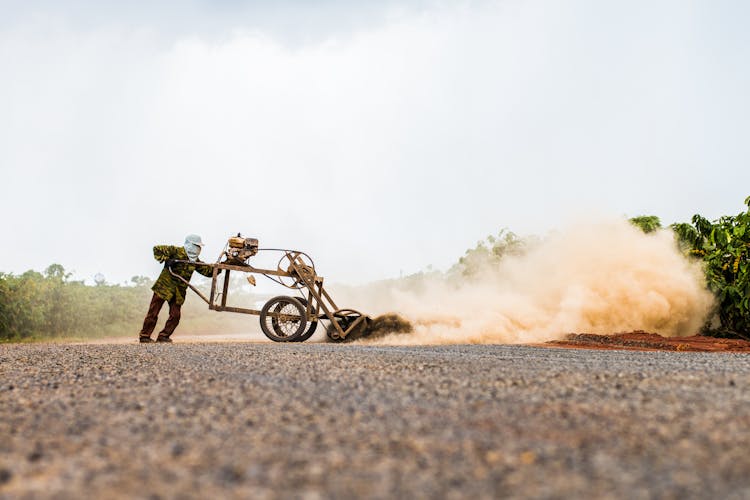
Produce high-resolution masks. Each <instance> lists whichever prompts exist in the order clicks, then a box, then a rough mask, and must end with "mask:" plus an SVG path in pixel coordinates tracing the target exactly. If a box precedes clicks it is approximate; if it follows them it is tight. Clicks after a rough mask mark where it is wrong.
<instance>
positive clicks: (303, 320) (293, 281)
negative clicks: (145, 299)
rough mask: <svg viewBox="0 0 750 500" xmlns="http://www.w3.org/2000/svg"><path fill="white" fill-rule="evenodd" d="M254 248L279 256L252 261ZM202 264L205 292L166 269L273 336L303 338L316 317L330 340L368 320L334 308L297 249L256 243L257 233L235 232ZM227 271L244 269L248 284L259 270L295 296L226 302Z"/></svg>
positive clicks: (348, 335) (358, 330)
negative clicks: (256, 319)
mask: <svg viewBox="0 0 750 500" xmlns="http://www.w3.org/2000/svg"><path fill="white" fill-rule="evenodd" d="M259 252H275V253H278V254H279V255H280V257H279V261H278V264H277V265H276V269H261V268H256V267H253V265H252V264H250V259H251V258H252V257H254V256H256V255H257V254H258V253H259ZM175 262H177V263H179V262H182V263H188V262H187V261H175ZM206 265H207V266H209V267H211V268H212V269H213V275H212V278H211V292H210V294H209V296H208V297H206V296H205V295H204V294H203V293H202V292H201V291H200V290H198V289H197V288H196V287H194V286H193V285H191V284H190V283H189V282H188V281H187V280H185V279H183V278H182V277H180V276H179V275H177V274H176V273H174V272H173V271H172V269H170V270H169V272H170V273H171V275H172V276H173V277H174V278H176V279H178V280H180V281H182V282H183V283H185V284H186V285H187V286H188V287H190V289H191V290H193V291H194V292H195V293H196V294H198V296H199V297H200V298H201V299H203V301H205V302H206V303H207V304H208V308H209V309H211V310H213V311H229V312H235V313H242V314H254V315H258V316H260V327H261V329H262V330H263V333H264V334H265V335H266V337H268V338H269V339H271V340H273V341H276V342H304V341H305V340H307V339H309V338H310V337H312V335H313V333H315V330H316V329H317V327H318V322H319V321H326V322H327V324H326V325H325V328H326V335H327V336H328V338H329V339H330V340H332V341H334V342H343V341H346V340H353V339H356V338H359V337H362V336H363V335H365V334H366V332H367V329H368V327H369V325H370V322H371V319H370V318H369V317H368V316H365V315H364V314H362V313H360V312H359V311H355V310H354V309H340V308H339V307H338V306H337V305H336V303H335V302H334V301H333V299H332V298H331V296H330V295H329V294H328V292H327V291H326V289H325V288H324V287H323V277H322V276H318V274H317V273H316V271H315V264H314V263H313V260H312V259H311V258H310V256H309V255H307V254H306V253H304V252H300V251H299V250H287V249H281V248H259V247H258V240H257V239H255V238H243V237H242V236H241V235H240V234H239V233H238V234H237V236H234V237H232V238H229V241H228V242H227V244H226V246H225V247H224V250H223V251H222V252H221V254H220V255H219V258H218V259H217V261H216V262H215V263H213V264H209V263H206ZM232 271H234V272H240V273H245V274H246V275H247V276H246V278H247V280H248V282H249V283H250V284H252V285H255V283H256V280H255V275H261V276H265V277H267V278H269V279H271V280H272V281H274V282H276V283H278V284H280V285H282V286H283V287H286V288H287V289H290V290H294V291H295V292H296V294H297V297H293V296H291V295H280V296H278V297H274V298H272V299H271V300H269V301H268V302H266V303H265V305H263V307H262V308H261V309H260V310H256V309H247V308H242V307H232V306H228V305H227V299H228V296H229V276H230V273H231V272H232ZM219 281H221V284H220V283H219ZM219 285H221V286H219Z"/></svg>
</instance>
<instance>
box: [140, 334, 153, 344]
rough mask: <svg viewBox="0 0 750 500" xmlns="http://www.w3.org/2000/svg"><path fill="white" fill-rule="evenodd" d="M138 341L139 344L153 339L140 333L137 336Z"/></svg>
mask: <svg viewBox="0 0 750 500" xmlns="http://www.w3.org/2000/svg"><path fill="white" fill-rule="evenodd" d="M138 342H140V343H141V344H148V343H149V342H153V340H151V337H146V336H145V335H141V336H140V337H138Z"/></svg>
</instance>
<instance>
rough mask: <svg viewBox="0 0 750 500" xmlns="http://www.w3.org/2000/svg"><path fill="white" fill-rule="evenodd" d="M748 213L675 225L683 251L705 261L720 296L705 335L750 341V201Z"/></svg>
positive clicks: (710, 283)
mask: <svg viewBox="0 0 750 500" xmlns="http://www.w3.org/2000/svg"><path fill="white" fill-rule="evenodd" d="M745 205H746V206H747V210H745V211H744V212H741V213H739V214H737V215H735V216H724V217H720V218H719V219H717V220H714V221H710V220H708V219H706V218H705V217H703V216H701V215H698V214H696V215H694V216H693V219H692V223H690V224H688V223H680V224H672V226H671V228H672V230H673V231H674V233H675V235H676V237H677V240H678V243H679V245H680V247H681V248H682V250H683V251H684V252H685V253H686V254H687V255H689V256H691V257H693V258H699V259H702V260H703V263H704V269H705V273H706V283H707V286H708V288H709V289H710V290H711V291H712V292H713V293H714V294H715V295H716V300H717V308H716V315H715V319H716V320H717V321H713V322H711V323H709V324H708V325H706V328H705V333H708V334H711V335H717V336H728V337H740V338H745V339H748V340H750V197H747V198H746V199H745Z"/></svg>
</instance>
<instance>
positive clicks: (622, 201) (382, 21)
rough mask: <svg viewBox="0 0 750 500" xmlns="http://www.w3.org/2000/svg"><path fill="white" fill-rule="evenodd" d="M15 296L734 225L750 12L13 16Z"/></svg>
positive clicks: (413, 10) (374, 267)
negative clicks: (673, 225)
mask: <svg viewBox="0 0 750 500" xmlns="http://www.w3.org/2000/svg"><path fill="white" fill-rule="evenodd" d="M0 12H2V16H1V17H0V75H1V77H0V172H1V173H2V195H0V211H1V213H2V216H1V217H0V234H2V242H3V244H2V245H0V271H6V272H23V271H25V270H27V269H37V270H42V269H44V268H45V267H46V266H47V265H49V264H51V263H53V262H57V263H60V264H62V265H63V266H65V267H66V268H67V269H69V270H71V271H74V277H75V278H77V279H86V280H88V281H89V282H90V281H91V278H92V276H93V275H94V274H95V273H97V272H101V273H103V274H104V275H105V276H106V278H107V280H108V281H110V282H122V281H125V280H128V279H129V278H130V277H131V276H133V275H147V276H152V277H155V276H156V274H157V273H158V271H159V265H158V264H157V263H156V262H155V261H154V260H153V257H152V253H151V247H152V246H153V245H154V244H158V243H174V244H181V243H182V240H183V238H184V236H185V234H187V233H198V234H200V235H201V236H202V237H203V239H204V241H205V242H206V243H207V245H206V248H205V252H204V254H203V255H202V258H203V259H204V260H213V259H215V257H216V256H217V255H218V253H219V252H220V250H221V248H222V247H223V245H224V243H225V241H226V238H227V237H228V236H229V235H230V234H231V233H233V232H237V231H241V232H242V233H243V234H245V235H247V236H253V237H257V238H259V239H260V242H261V246H267V247H292V248H300V249H303V250H306V251H307V252H308V253H310V254H311V255H313V257H314V258H315V259H316V263H317V265H318V270H319V272H320V273H321V274H323V275H325V276H327V277H330V279H333V280H334V281H341V282H348V283H359V282H364V281H368V280H373V279H379V278H387V277H394V276H398V275H399V273H400V272H404V273H412V272H415V271H418V270H420V269H424V268H425V267H426V266H427V265H429V264H432V265H434V266H435V267H438V268H446V267H448V266H449V265H450V264H452V263H453V262H455V260H456V259H457V258H458V257H460V256H461V255H462V254H463V252H464V251H465V250H466V249H467V248H468V247H470V246H473V245H474V244H475V243H476V241H477V240H478V239H481V238H484V237H485V236H486V235H488V234H490V233H496V232H497V231H498V230H499V229H500V228H502V227H508V228H510V229H512V230H514V231H516V232H518V233H520V234H530V233H533V234H543V233H545V232H546V231H549V230H552V229H555V228H559V227H562V226H563V225H564V224H565V222H566V221H567V220H570V219H571V218H576V217H581V216H585V215H586V214H591V213H595V214H597V215H614V216H617V215H628V216H634V215H640V214H655V215H659V216H660V217H661V218H662V220H663V221H664V222H666V223H670V222H674V221H685V220H688V219H689V218H690V216H691V215H692V214H693V213H695V212H700V213H702V214H704V215H706V216H709V217H711V218H713V217H718V216H720V215H723V214H733V213H737V212H739V211H740V210H741V209H742V208H743V205H742V201H743V200H744V198H745V197H746V196H748V195H750V162H749V160H750V91H749V90H748V89H750V64H748V61H749V60H750V30H748V29H747V20H748V19H750V2H746V1H741V0H738V1H720V0H706V1H702V2H691V1H687V0H675V1H654V0H648V1H629V2H602V1H600V0H590V1H589V0H568V1H563V2H560V1H546V2H545V1H531V0H528V1H516V0H508V1H481V0H477V1H463V2H450V1H428V0H423V1H406V2H397V1H385V2H374V1H373V2H347V1H343V0H342V1H336V0H328V1H325V0H324V1H320V2H309V1H301V0H300V1H295V0H285V1H274V2H261V1H249V2H241V1H231V0H222V1H213V2H209V1H207V0H206V1H197V0H195V1H193V2H185V1H179V2H178V1H161V2H159V1H149V2H146V1H142V2H138V1H135V2H113V1H112V2H108V1H94V0H77V1H67V2H61V1H52V0H50V1H39V2H34V1H27V2H6V1H3V0H0Z"/></svg>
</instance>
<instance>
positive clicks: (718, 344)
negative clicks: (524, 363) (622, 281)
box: [539, 331, 750, 352]
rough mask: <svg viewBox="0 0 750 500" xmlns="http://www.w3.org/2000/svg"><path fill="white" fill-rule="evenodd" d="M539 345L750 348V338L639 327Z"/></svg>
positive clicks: (698, 349)
mask: <svg viewBox="0 0 750 500" xmlns="http://www.w3.org/2000/svg"><path fill="white" fill-rule="evenodd" d="M539 345H543V346H546V347H573V348H582V349H624V350H634V351H686V352H750V342H748V341H747V340H738V339H720V338H715V337H705V336H702V335H695V336H692V337H662V336H661V335H658V334H656V333H648V332H640V331H639V332H630V333H617V334H613V335H594V334H590V333H571V334H569V335H567V336H566V337H565V339H563V340H553V341H550V342H546V343H544V344H539Z"/></svg>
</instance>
